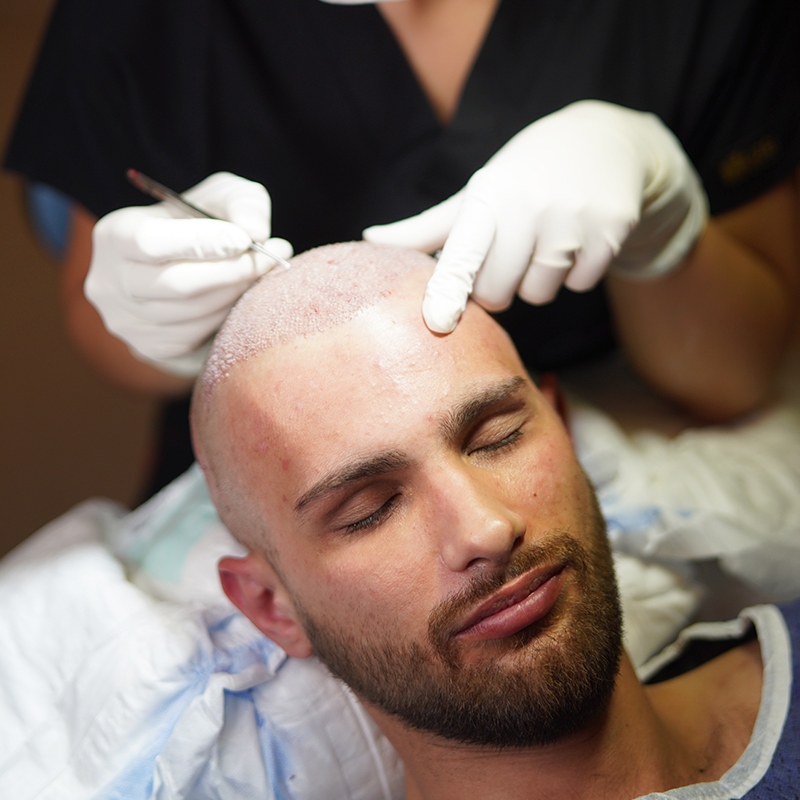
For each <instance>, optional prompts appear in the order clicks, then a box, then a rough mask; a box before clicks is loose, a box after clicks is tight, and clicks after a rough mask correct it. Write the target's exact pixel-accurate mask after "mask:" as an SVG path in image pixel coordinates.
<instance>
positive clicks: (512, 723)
mask: <svg viewBox="0 0 800 800" xmlns="http://www.w3.org/2000/svg"><path fill="white" fill-rule="evenodd" d="M592 500H593V503H592V512H591V513H590V515H589V516H590V519H588V520H587V525H588V526H589V527H590V528H591V530H590V531H588V533H589V534H590V535H589V537H588V542H589V543H588V545H584V544H581V543H580V542H579V541H578V540H577V539H576V538H575V537H574V536H572V535H571V534H569V533H567V532H564V531H554V532H551V533H549V534H548V535H547V536H544V537H542V538H540V539H539V540H538V541H537V542H536V543H535V544H533V545H531V546H529V547H527V548H526V549H525V550H520V551H518V552H517V553H515V554H514V557H513V558H512V560H511V561H510V562H509V563H508V564H507V565H506V566H505V567H504V568H502V569H501V570H499V571H495V572H493V573H492V574H484V575H481V576H479V577H477V578H476V579H474V580H473V582H472V583H471V584H470V585H469V586H468V587H466V588H465V589H464V590H462V591H460V592H458V593H457V594H456V595H455V596H453V597H451V598H448V600H446V601H444V602H443V603H441V604H440V605H439V606H437V607H436V608H434V610H433V611H432V613H431V614H430V616H429V620H428V634H427V640H426V641H425V642H424V643H419V642H408V643H403V642H395V641H392V640H390V639H386V637H385V636H383V637H382V640H381V641H376V642H370V641H365V642H362V643H361V644H360V645H354V644H353V642H352V640H350V639H349V638H348V637H347V636H346V634H345V633H344V632H342V631H339V630H336V629H335V628H334V627H333V626H331V625H328V624H325V625H323V624H318V623H317V621H315V620H314V619H312V618H311V617H310V616H309V615H308V614H307V613H306V612H305V611H304V610H303V608H302V604H297V605H296V608H297V609H298V613H299V614H300V616H301V618H302V621H303V625H304V628H305V631H306V634H307V636H308V638H309V640H310V642H311V644H312V646H313V647H314V651H315V653H316V655H317V656H318V657H319V659H320V660H321V661H322V662H323V663H324V664H325V665H326V666H327V667H328V669H329V670H330V671H331V672H332V673H333V675H335V676H336V677H338V678H339V679H341V680H342V681H343V682H344V683H346V684H347V685H348V686H349V687H350V688H351V689H352V690H353V691H354V692H355V694H356V695H358V696H359V697H360V698H361V699H362V700H363V701H366V702H367V703H368V704H371V705H373V706H375V707H376V708H378V709H380V710H381V711H383V712H384V713H387V714H390V715H392V716H394V717H396V718H398V719H400V720H401V721H403V722H404V723H405V724H406V725H408V726H410V727H412V728H414V729H416V730H419V731H423V732H426V733H429V734H433V735H434V736H436V737H440V738H442V739H445V740H449V741H452V742H456V743H460V744H467V745H478V746H484V747H491V748H497V749H507V748H522V747H531V746H544V745H549V744H553V743H555V742H558V741H561V740H562V739H564V738H566V737H568V736H570V735H573V734H576V733H578V732H579V731H582V730H585V729H587V728H588V727H589V726H591V725H592V724H593V723H594V722H595V721H596V720H598V719H599V718H600V717H601V716H602V715H603V713H604V712H605V710H606V708H607V707H608V703H609V701H610V699H611V696H612V694H613V691H614V685H615V682H616V676H617V673H618V671H619V662H620V657H621V654H622V621H621V612H620V605H619V598H618V594H617V586H616V579H615V575H614V567H613V561H612V558H611V552H610V548H609V546H608V541H607V538H606V532H605V522H604V520H603V518H602V515H601V513H600V510H599V508H598V506H597V502H596V500H594V495H593V494H592ZM552 563H559V564H564V565H565V568H568V569H570V570H571V572H572V575H573V577H574V585H575V587H576V588H577V590H578V591H577V592H572V593H571V594H572V595H573V597H570V598H567V597H565V596H564V595H565V594H566V593H565V592H562V595H561V596H560V597H559V599H558V601H557V602H556V604H555V605H554V606H553V608H552V609H551V610H550V612H548V614H546V615H545V616H544V617H543V618H542V619H540V620H538V621H537V622H535V623H534V624H532V625H529V626H528V627H527V628H525V629H523V630H521V631H519V632H518V633H516V634H514V635H513V636H508V637H504V638H502V639H498V640H491V641H486V642H480V643H478V644H479V645H480V646H481V649H482V651H483V652H481V653H480V654H479V655H480V657H479V658H478V659H477V663H475V659H470V661H469V663H468V662H467V661H466V660H465V659H464V658H463V653H462V651H461V647H462V646H463V645H462V643H460V642H459V641H457V640H456V639H455V638H454V633H455V632H456V630H457V621H458V620H459V619H463V617H464V614H465V613H468V612H469V611H470V610H471V609H472V608H474V607H475V605H476V604H477V603H478V602H480V601H481V600H483V599H484V598H486V597H488V596H489V595H491V594H492V593H494V592H495V591H497V589H499V588H500V587H501V586H503V585H504V584H505V583H506V582H507V581H509V580H511V579H513V578H515V577H517V576H518V575H522V574H524V573H525V572H527V571H529V570H530V569H533V568H535V567H537V566H539V565H544V564H552ZM295 602H297V601H296V600H295ZM399 638H400V637H399V635H398V639H399Z"/></svg>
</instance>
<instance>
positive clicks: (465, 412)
mask: <svg viewBox="0 0 800 800" xmlns="http://www.w3.org/2000/svg"><path fill="white" fill-rule="evenodd" d="M525 386H527V381H526V380H525V379H524V378H522V377H520V376H518V375H517V376H515V377H513V378H509V379H508V380H505V381H502V382H501V383H497V384H494V385H493V386H489V387H487V388H486V389H484V390H483V391H481V392H478V393H477V394H475V395H473V396H471V397H470V398H469V399H468V400H466V401H464V402H463V403H461V404H460V405H458V406H456V408H454V409H453V410H452V411H451V412H450V413H449V414H448V415H447V416H446V417H445V419H444V420H443V421H442V431H443V433H444V434H445V436H447V437H448V439H451V440H452V439H456V438H457V437H458V435H459V433H460V432H461V431H463V430H464V429H465V428H468V427H469V426H470V425H472V423H474V422H475V421H476V420H478V419H480V417H481V416H483V414H484V413H485V412H486V411H487V409H489V408H491V407H492V406H494V405H496V404H497V403H501V402H502V401H503V400H507V399H508V398H509V397H513V396H514V395H516V394H517V393H519V391H520V390H521V389H523V388H524V387H525Z"/></svg>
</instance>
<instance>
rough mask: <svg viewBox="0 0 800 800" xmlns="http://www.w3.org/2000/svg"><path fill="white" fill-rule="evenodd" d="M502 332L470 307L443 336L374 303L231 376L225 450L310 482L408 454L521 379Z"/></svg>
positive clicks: (521, 370) (518, 365)
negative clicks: (368, 458) (467, 409)
mask: <svg viewBox="0 0 800 800" xmlns="http://www.w3.org/2000/svg"><path fill="white" fill-rule="evenodd" d="M524 374H525V372H524V368H523V367H522V364H521V363H520V361H519V358H518V356H517V354H516V351H515V350H514V348H513V346H512V345H511V343H510V340H509V339H508V337H507V336H506V334H505V333H504V332H503V331H502V329H500V328H499V326H497V325H496V323H494V322H493V321H492V320H491V319H490V318H489V317H488V315H486V314H485V312H483V311H482V310H480V309H478V308H477V307H476V306H473V305H470V306H469V307H468V310H467V313H465V315H464V319H463V320H462V322H461V323H460V324H459V326H458V327H457V328H456V330H455V331H454V332H453V333H452V334H449V335H448V336H438V335H435V334H432V333H431V332H430V331H429V330H428V329H427V328H426V327H425V326H424V324H423V323H422V321H421V319H418V318H417V317H416V316H414V315H408V314H404V313H403V312H402V310H398V312H397V313H393V311H392V309H391V308H389V309H388V310H387V308H384V307H381V306H376V307H374V308H372V309H369V310H368V311H367V312H365V313H364V314H362V315H361V316H359V317H358V318H357V319H355V320H352V321H350V322H348V323H346V324H344V325H341V326H339V327H337V328H335V329H332V330H330V331H327V332H325V333H324V334H319V335H316V336H312V337H310V338H300V339H296V340H295V341H293V342H291V343H288V344H286V345H282V346H281V347H278V348H274V349H273V350H271V351H269V352H267V353H264V354H262V355H260V356H258V357H257V358H255V359H253V360H252V361H250V362H247V363H246V364H244V365H242V366H241V367H240V368H238V369H236V370H235V371H234V372H232V373H231V375H230V376H229V378H228V381H227V382H226V386H225V389H224V394H225V397H224V398H223V402H224V404H225V407H226V418H227V424H226V427H227V429H228V430H227V435H228V443H229V446H230V447H231V448H232V449H233V450H234V451H235V455H236V458H237V459H241V460H242V463H244V462H248V463H250V464H251V465H252V460H253V459H255V460H257V461H259V462H261V461H262V460H263V462H264V463H263V464H260V465H259V471H261V467H264V468H266V467H267V466H268V465H269V464H271V465H273V466H279V467H280V469H281V470H282V472H283V473H286V474H287V475H288V474H289V473H291V475H292V477H293V479H298V480H300V479H302V480H311V479H313V478H314V477H315V475H316V474H318V473H321V472H323V471H324V470H326V469H329V468H330V467H331V466H332V465H334V464H336V463H338V462H340V461H341V460H343V459H347V458H350V457H356V456H358V455H363V454H364V452H365V451H371V450H374V449H380V448H385V447H395V448H397V447H399V448H405V447H407V446H408V445H409V444H411V443H412V442H413V440H414V439H415V437H418V436H419V435H420V433H421V431H423V430H424V429H425V426H426V425H433V424H435V422H436V420H437V419H438V418H439V416H440V414H442V413H446V411H447V409H449V408H451V407H452V406H454V405H455V404H457V403H459V402H462V401H463V400H464V399H466V397H467V396H468V395H469V393H470V392H474V391H480V390H481V389H483V388H486V387H487V386H488V385H490V384H492V383H496V382H498V381H502V380H505V379H508V378H509V377H514V376H519V375H524Z"/></svg>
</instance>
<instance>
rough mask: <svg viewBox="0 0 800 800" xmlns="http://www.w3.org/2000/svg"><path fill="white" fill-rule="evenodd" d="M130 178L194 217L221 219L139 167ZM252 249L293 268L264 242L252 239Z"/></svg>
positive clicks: (154, 195)
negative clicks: (143, 171) (150, 176)
mask: <svg viewBox="0 0 800 800" xmlns="http://www.w3.org/2000/svg"><path fill="white" fill-rule="evenodd" d="M127 177H128V180H129V181H130V182H131V183H132V184H133V185H134V186H135V187H136V188H137V189H139V190H140V191H142V192H144V193H145V194H149V195H150V197H152V198H154V199H155V200H162V201H166V202H170V201H171V202H173V203H176V204H177V205H179V206H180V207H181V208H182V209H183V210H184V211H188V212H189V214H191V215H192V216H193V217H205V218H206V219H217V220H218V219H219V217H215V216H214V215H213V214H209V213H208V211H203V209H202V208H198V206H196V205H194V204H193V203H190V202H189V201H188V200H187V199H186V198H184V197H182V196H181V195H179V194H178V193H177V192H175V191H173V190H172V189H168V188H167V187H166V186H163V185H162V184H160V183H159V182H158V181H154V180H153V179H152V178H148V177H147V175H144V174H143V173H141V172H139V170H138V169H129V170H128V172H127ZM222 222H227V220H222ZM250 249H251V250H256V251H257V252H259V253H263V254H264V255H265V256H268V257H269V258H271V259H272V260H273V261H276V262H277V263H278V264H280V265H281V266H282V267H285V268H286V269H291V268H292V265H291V264H290V263H289V262H288V261H287V260H286V259H285V258H281V257H280V256H276V255H275V254H274V253H270V252H269V250H267V248H266V247H264V245H263V244H259V242H254V241H252V240H251V242H250Z"/></svg>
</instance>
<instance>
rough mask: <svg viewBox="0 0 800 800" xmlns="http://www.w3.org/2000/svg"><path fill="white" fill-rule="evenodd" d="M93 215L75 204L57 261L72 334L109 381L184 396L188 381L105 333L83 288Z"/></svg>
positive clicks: (143, 390)
mask: <svg viewBox="0 0 800 800" xmlns="http://www.w3.org/2000/svg"><path fill="white" fill-rule="evenodd" d="M96 221H97V218H96V217H94V216H93V215H92V214H90V213H89V212H88V211H87V210H86V209H85V208H83V207H82V206H80V205H78V204H77V203H76V204H74V206H73V211H72V217H71V222H70V236H69V244H68V246H67V250H66V253H65V256H64V259H63V262H62V264H61V286H60V295H61V304H62V309H63V314H64V322H65V326H66V328H67V332H68V333H69V336H70V338H71V339H72V341H73V343H74V344H75V345H76V347H77V348H78V350H79V351H80V352H81V353H82V354H83V356H84V357H85V358H86V359H87V360H88V361H89V363H90V364H92V366H94V367H95V368H96V369H98V370H99V371H100V373H101V374H102V375H104V376H105V377H106V378H108V379H109V380H110V381H111V382H112V383H115V384H117V385H118V386H121V387H123V388H125V389H129V390H133V391H135V392H138V393H141V394H144V395H149V396H152V397H159V398H173V397H182V396H185V395H187V394H188V393H189V391H190V389H191V386H192V381H191V380H190V379H187V378H181V377H178V376H177V375H171V374H169V373H167V372H162V371H161V370H159V369H157V368H156V367H153V366H150V365H149V364H146V363H145V362H144V361H140V360H139V359H137V358H136V357H135V356H134V355H133V354H132V353H131V352H130V350H129V349H128V347H127V345H126V344H124V342H122V341H120V340H119V339H117V338H116V337H115V336H113V335H112V334H111V333H109V332H108V331H107V330H106V328H105V325H104V324H103V320H102V319H101V317H100V315H99V314H98V313H97V311H96V309H95V308H94V306H92V304H91V303H90V302H89V301H88V300H87V299H86V296H85V295H84V293H83V284H84V281H85V280H86V274H87V272H88V271H89V263H90V261H91V258H92V228H93V227H94V224H95V222H96Z"/></svg>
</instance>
